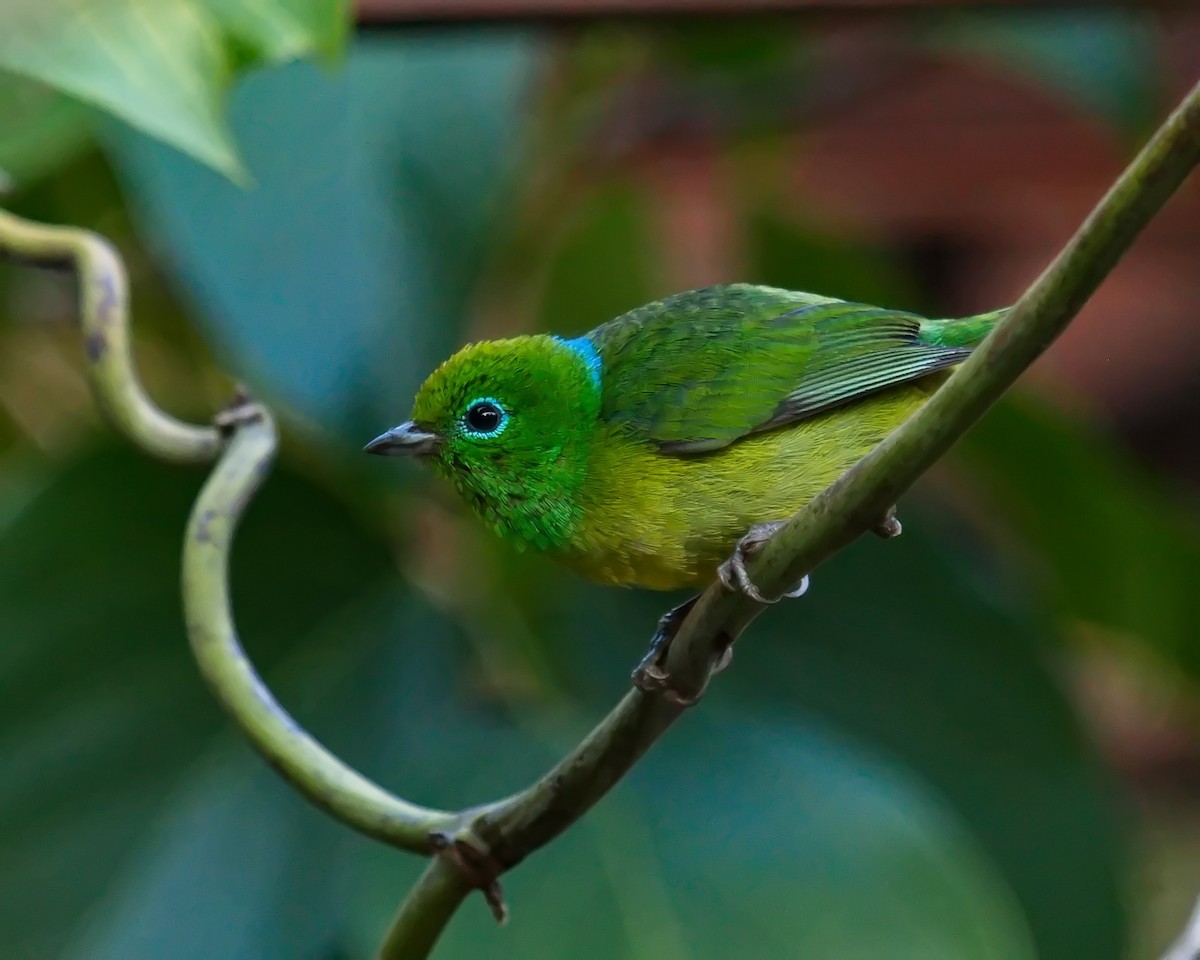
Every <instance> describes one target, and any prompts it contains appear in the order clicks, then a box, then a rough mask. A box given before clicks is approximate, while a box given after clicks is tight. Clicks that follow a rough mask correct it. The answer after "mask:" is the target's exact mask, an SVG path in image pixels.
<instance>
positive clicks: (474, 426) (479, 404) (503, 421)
mask: <svg viewBox="0 0 1200 960" xmlns="http://www.w3.org/2000/svg"><path fill="white" fill-rule="evenodd" d="M507 424H508V414H507V413H505V412H504V408H503V407H502V406H500V404H498V403H497V402H496V401H495V400H490V399H483V400H476V401H475V402H474V403H472V404H471V405H470V406H469V407H468V408H467V412H466V414H465V415H464V416H463V426H464V427H465V428H466V431H467V433H469V434H471V435H472V436H476V437H488V436H495V435H496V434H497V433H499V432H500V431H502V430H503V429H504V428H505V426H507Z"/></svg>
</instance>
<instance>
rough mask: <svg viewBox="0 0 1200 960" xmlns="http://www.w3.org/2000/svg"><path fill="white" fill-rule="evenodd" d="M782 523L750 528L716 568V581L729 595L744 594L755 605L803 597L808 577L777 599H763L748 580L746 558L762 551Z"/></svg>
mask: <svg viewBox="0 0 1200 960" xmlns="http://www.w3.org/2000/svg"><path fill="white" fill-rule="evenodd" d="M780 526H782V523H764V524H760V525H759V526H756V527H752V528H751V529H750V531H749V532H748V533H747V534H746V535H745V536H744V537H742V539H741V540H739V541H738V542H737V546H736V547H734V548H733V555H732V556H730V558H729V559H728V560H726V561H725V562H724V563H723V564H721V565H720V566H719V567H718V568H717V579H718V580H720V581H721V585H722V586H723V587H724V588H725V589H726V590H728V591H729V592H730V593H741V594H745V595H746V596H747V597H749V598H750V599H751V600H754V601H755V602H756V603H763V604H769V603H778V602H779V601H780V600H783V599H784V598H785V597H786V598H788V599H795V598H796V597H802V596H804V594H805V592H806V591H807V590H808V576H807V575H805V576H804V577H802V578H801V580H800V582H799V583H798V584H796V586H795V587H793V588H792V589H791V590H788V591H785V592H784V593H781V594H780V595H779V596H777V597H764V596H763V595H762V592H761V591H760V590H759V589H758V587H757V586H755V584H754V581H753V580H751V579H750V574H749V572H748V571H747V570H746V558H747V557H751V556H753V555H754V554H755V553H757V552H758V551H759V550H761V549H762V545H763V544H764V543H766V542H767V540H768V539H769V538H770V536H771V534H772V533H774V532H775V531H776V530H778V529H779V527H780Z"/></svg>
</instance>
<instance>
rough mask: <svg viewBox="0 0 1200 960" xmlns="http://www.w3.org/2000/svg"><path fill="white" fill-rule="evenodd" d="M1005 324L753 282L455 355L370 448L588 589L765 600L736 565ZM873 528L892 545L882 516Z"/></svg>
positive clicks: (993, 316)
mask: <svg viewBox="0 0 1200 960" xmlns="http://www.w3.org/2000/svg"><path fill="white" fill-rule="evenodd" d="M1004 312H1005V311H1004V310H996V311H992V312H990V313H982V314H977V315H973V316H969V317H963V318H959V319H944V320H937V319H929V318H926V317H923V316H920V315H918V314H915V313H908V312H904V311H900V310H889V309H884V308H881V307H876V306H871V305H868V304H863V303H855V302H851V301H846V300H840V299H837V298H834V297H826V296H820V295H817V294H811V293H803V292H799V291H792V290H785V289H781V288H778V287H771V286H764V285H757V284H748V283H731V284H722V285H717V286H710V287H704V288H701V289H697V290H689V291H686V292H683V293H677V294H674V295H673V296H669V297H666V298H665V299H661V300H656V301H654V302H652V303H647V304H645V305H643V306H640V307H637V308H635V309H632V310H630V311H628V312H626V313H624V314H622V315H621V316H618V317H617V318H615V319H613V320H610V321H608V322H607V323H604V324H602V325H600V326H598V327H596V328H595V329H594V330H592V331H590V332H588V333H585V334H582V335H580V336H576V337H561V336H557V335H552V334H528V335H523V336H516V337H512V338H508V339H501V340H485V341H482V342H477V343H472V344H468V345H467V346H464V347H462V348H461V349H460V350H459V351H458V352H457V353H455V354H454V355H453V356H451V357H450V358H449V359H447V360H446V361H445V362H443V363H442V364H441V365H440V366H439V367H437V368H436V369H435V370H434V371H433V372H432V373H431V374H430V375H429V376H428V378H427V379H426V380H425V382H424V383H423V384H422V385H421V387H420V388H419V390H418V391H417V394H416V398H415V400H414V402H413V408H412V418H411V419H410V420H408V421H406V422H404V423H401V424H399V425H398V426H395V427H392V428H391V429H389V430H387V431H386V432H385V433H383V434H381V435H380V436H378V437H376V438H375V439H373V440H372V441H370V442H369V443H368V444H367V445H366V447H365V448H364V449H365V450H366V451H367V452H369V453H372V454H378V455H382V456H397V455H404V456H410V457H415V458H417V459H419V460H420V461H423V462H424V463H426V464H428V465H429V466H431V467H432V468H433V470H434V472H435V473H437V474H440V475H441V476H442V477H443V478H445V479H446V480H447V481H449V483H450V485H451V486H453V488H454V489H455V490H456V491H457V493H458V494H459V495H460V496H461V498H462V499H463V500H464V501H465V502H466V504H467V505H468V506H469V507H470V508H471V510H472V511H473V512H474V513H475V514H476V515H477V516H478V517H479V518H480V519H481V520H482V521H483V522H484V523H485V524H486V525H487V526H488V527H490V528H491V529H492V530H493V531H494V532H495V533H496V534H498V535H499V536H500V537H502V538H505V539H507V540H510V541H512V542H513V543H514V544H515V545H516V546H517V547H518V548H521V549H524V548H532V549H535V550H539V551H543V552H545V553H547V554H550V555H552V556H553V557H555V558H556V559H558V560H560V561H562V562H563V563H565V564H566V565H568V566H569V567H572V568H574V569H575V570H576V571H578V572H579V573H580V574H582V575H584V576H585V577H588V578H590V579H593V580H596V581H599V582H601V583H605V584H611V585H620V586H634V587H643V588H649V589H658V590H670V589H677V588H681V587H703V586H706V585H707V584H708V583H710V582H711V581H712V580H713V579H714V577H719V578H720V580H721V581H722V582H723V583H724V584H725V585H726V586H727V587H728V588H730V589H736V590H741V591H742V592H744V593H746V594H748V595H749V596H751V597H753V598H754V599H756V600H759V601H761V602H774V600H776V599H780V598H778V597H775V598H767V597H764V596H763V595H762V594H761V593H759V591H758V590H757V588H756V587H755V585H754V584H753V583H752V581H751V580H750V578H749V576H748V574H747V573H746V567H745V559H746V558H747V557H748V556H751V555H752V554H753V552H754V551H755V550H757V549H759V548H761V545H762V544H763V543H764V542H765V541H766V539H768V538H769V536H770V534H771V533H772V532H773V531H774V530H775V529H776V528H777V527H778V526H779V525H780V524H781V523H782V522H784V521H785V520H786V519H787V518H788V517H790V516H791V515H792V514H794V513H795V512H796V511H797V510H799V509H800V508H801V507H803V506H804V505H805V504H806V503H808V501H809V500H811V499H812V498H813V497H814V496H816V495H817V494H818V493H820V492H821V491H822V490H824V489H825V488H826V487H827V486H829V484H830V483H832V482H833V481H834V480H836V479H837V478H838V477H839V476H841V475H842V474H843V473H844V472H845V471H846V470H847V469H849V468H850V467H851V466H853V464H854V463H856V462H857V461H858V460H860V459H861V458H862V457H864V456H865V455H866V454H867V453H869V452H870V451H871V450H872V449H873V448H874V447H875V446H877V445H878V444H879V442H880V441H881V440H883V438H884V437H886V436H887V435H888V434H889V433H890V432H891V431H892V430H894V429H895V428H896V427H897V426H899V425H900V424H901V423H902V422H903V421H904V420H905V419H907V418H908V417H909V416H910V415H911V414H912V413H913V412H914V411H915V410H917V409H918V408H919V407H920V406H921V405H922V404H923V403H924V402H925V401H926V400H927V399H928V398H929V397H930V396H931V395H932V393H933V391H934V390H936V389H937V387H938V386H939V385H940V383H941V382H942V381H943V380H944V379H945V377H946V376H947V375H948V373H949V371H950V370H951V369H952V368H953V367H954V366H955V365H957V364H959V363H961V362H962V361H963V360H964V359H966V357H967V356H969V355H970V353H971V351H972V349H973V348H974V347H975V346H977V345H978V344H979V343H980V342H981V341H982V340H983V338H984V337H985V336H986V335H987V334H988V332H989V331H990V330H991V329H992V328H993V327H994V326H995V324H996V323H997V322H998V320H999V319H1000V318H1001V317H1002V316H1003V315H1004ZM877 532H880V533H882V534H883V535H885V536H887V535H895V534H898V533H899V532H900V525H899V522H898V521H897V520H896V519H895V515H894V511H892V512H889V514H888V516H886V517H883V518H881V519H880V524H879V527H878V531H877ZM806 587H807V578H805V579H804V580H802V581H801V582H800V583H799V584H798V585H797V586H796V587H795V588H794V589H792V590H790V591H787V592H786V593H785V594H784V596H798V595H799V594H801V593H803V591H804V589H805V588H806ZM696 599H697V598H695V597H693V598H692V599H691V600H689V601H687V602H686V603H683V604H680V605H679V606H678V607H676V608H674V609H673V610H671V611H669V612H668V613H667V614H666V615H665V616H664V617H663V618H662V619H661V620H660V621H659V626H658V630H657V631H656V633H655V635H654V639H653V640H652V642H651V646H650V650H649V651H648V652H647V654H646V657H645V658H643V660H642V662H641V663H640V664H639V666H638V669H637V670H635V671H634V679H635V682H637V683H638V685H639V686H641V687H643V689H648V688H650V687H651V686H661V685H662V683H663V681H664V678H665V673H664V672H663V671H662V670H661V667H660V665H661V662H662V659H663V655H664V652H665V648H666V646H667V645H668V644H669V642H670V639H671V638H672V636H673V635H674V633H675V632H677V630H678V626H679V624H680V623H681V622H682V620H683V618H684V617H685V616H686V614H687V612H688V610H689V609H690V608H691V606H692V604H694V602H695V600H696Z"/></svg>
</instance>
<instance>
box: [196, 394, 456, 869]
mask: <svg viewBox="0 0 1200 960" xmlns="http://www.w3.org/2000/svg"><path fill="white" fill-rule="evenodd" d="M223 419H224V420H225V421H226V422H227V423H228V424H229V426H230V427H231V429H232V438H231V439H230V441H229V444H228V446H227V447H226V448H225V451H224V452H223V453H222V455H221V458H220V460H219V461H218V462H217V465H216V467H215V468H214V470H213V472H212V474H211V475H210V476H209V478H208V481H207V483H205V485H204V489H203V490H201V492H200V496H199V497H197V499H196V505H195V507H193V509H192V516H191V519H190V520H189V521H188V526H187V533H186V537H185V540H184V545H183V607H184V616H185V618H186V620H187V631H188V636H189V638H190V640H191V644H192V653H193V654H194V656H195V658H196V662H197V664H198V665H199V667H200V672H201V673H202V674H203V675H204V679H205V680H206V681H207V682H208V685H209V687H210V688H211V690H212V692H213V694H214V695H215V696H216V697H217V699H218V700H219V701H220V702H221V705H222V706H223V707H224V708H225V711H226V712H227V713H228V714H229V715H230V716H231V717H232V718H233V720H234V721H235V722H236V723H237V725H238V726H239V727H240V728H241V730H242V732H243V733H244V734H245V736H246V738H247V739H248V740H249V741H250V743H251V744H252V745H253V746H254V748H255V749H256V750H258V752H259V753H261V754H262V755H263V757H265V758H266V760H267V762H268V763H270V764H271V765H272V766H273V767H275V769H276V770H278V771H279V772H280V773H281V774H282V775H283V776H284V778H285V779H287V781H288V782H289V783H291V784H292V785H293V786H294V787H295V788H296V789H297V790H298V791H300V793H302V794H303V795H304V796H305V797H307V798H308V799H309V800H311V801H312V802H313V803H314V804H316V805H317V806H318V807H320V808H321V809H322V810H325V811H327V812H328V813H330V814H332V815H333V816H335V817H337V818H338V819H339V820H341V821H342V822H343V823H346V824H348V825H350V826H352V827H354V828H355V829H356V830H359V831H361V832H362V833H365V834H367V835H368V836H370V837H374V838H376V839H377V840H382V841H384V842H385V843H389V844H392V845H393V846H397V847H403V848H404V849H406V850H411V851H413V852H415V853H428V852H429V849H430V848H429V834H430V832H431V831H433V830H443V829H446V828H447V827H449V826H450V825H452V824H453V823H455V822H457V821H456V820H455V818H454V816H453V815H451V814H449V813H444V812H443V811H440V810H430V809H427V808H425V807H420V806H417V805H416V804H413V803H409V802H408V801H406V800H402V799H400V798H399V797H396V796H393V795H392V794H390V793H388V792H387V791H386V790H383V789H382V788H381V787H379V786H377V785H376V784H374V783H372V782H371V781H370V780H368V779H366V778H365V777H363V776H362V775H361V774H359V773H357V772H356V771H354V770H352V769H351V768H350V767H348V766H346V764H344V763H342V761H341V760H339V759H338V758H337V757H335V756H334V755H333V754H331V753H330V752H329V751H328V750H326V749H325V748H324V747H323V746H321V744H319V743H318V742H317V741H316V740H315V739H313V737H312V736H311V735H310V734H308V733H307V732H306V731H305V730H303V729H302V728H301V727H300V726H299V725H298V724H297V723H296V722H295V721H294V720H293V719H292V718H291V716H290V715H289V714H288V712H287V711H286V710H285V709H284V708H283V707H282V706H280V704H279V703H278V702H277V701H276V700H275V698H274V697H273V696H272V695H271V692H270V691H269V690H268V689H267V687H266V685H265V684H264V683H263V682H262V680H261V679H260V678H259V676H258V674H257V673H256V672H255V670H254V667H253V666H252V665H251V664H250V661H249V660H248V659H247V657H246V654H245V652H244V651H243V650H242V646H241V643H240V642H239V640H238V636H237V630H236V628H235V627H234V623H233V616H232V613H231V608H230V600H229V554H230V548H231V546H232V544H233V534H234V530H235V528H236V526H237V523H238V520H239V519H240V517H241V515H242V511H243V510H244V509H245V508H246V505H247V504H248V503H249V502H250V499H251V497H253V496H254V493H255V491H256V490H257V489H258V487H259V485H260V484H261V483H262V480H263V478H264V477H265V476H266V474H267V472H268V470H269V469H270V466H271V461H272V459H273V458H274V455H275V446H276V437H275V426H274V424H273V423H272V421H271V418H270V415H269V414H268V413H267V412H266V411H265V410H264V409H263V408H261V407H258V406H256V405H253V404H244V405H243V406H241V407H237V408H234V409H233V410H231V411H229V412H228V413H226V414H224V415H223Z"/></svg>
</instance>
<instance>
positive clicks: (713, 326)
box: [588, 284, 970, 453]
mask: <svg viewBox="0 0 1200 960" xmlns="http://www.w3.org/2000/svg"><path fill="white" fill-rule="evenodd" d="M955 323H961V321H940V322H939V321H930V320H926V319H924V318H922V317H919V316H916V315H915V314H911V313H902V312H899V311H894V310H881V309H879V308H878V307H871V306H865V305H863V304H857V303H847V302H844V301H840V300H833V299H831V298H828V297H819V296H815V295H813V294H807V293H794V292H792V291H788V290H780V289H777V288H774V287H761V286H752V285H750V284H733V285H729V286H721V287H707V288H704V289H701V290H693V291H689V292H687V293H681V294H677V295H675V296H673V297H669V298H667V299H665V300H660V301H656V302H654V303H650V304H647V305H646V306H643V307H639V308H637V309H636V310H632V311H630V312H629V313H626V314H624V315H623V316H621V317H618V318H617V319H616V320H613V321H611V322H609V323H606V324H604V325H603V326H601V327H598V328H597V329H596V330H594V331H593V332H592V333H591V334H589V335H588V339H590V340H591V341H592V342H593V343H594V344H595V346H596V348H597V349H598V351H599V353H600V356H601V357H602V359H603V361H604V394H603V407H602V408H601V415H602V417H603V418H605V419H607V420H608V421H609V422H612V423H625V424H628V425H629V426H630V427H631V428H632V429H634V430H635V431H636V432H638V433H642V434H644V435H645V436H646V437H647V438H648V439H650V440H652V441H654V442H655V443H656V444H658V446H659V447H660V449H662V450H663V451H664V452H671V453H697V452H702V451H707V450H716V449H719V448H721V447H724V446H727V445H728V444H730V443H732V442H733V441H734V440H736V439H738V438H739V437H744V436H746V435H747V434H750V433H755V432H758V431H761V430H768V429H771V428H773V427H778V426H783V425H784V424H787V423H791V422H794V421H797V420H801V419H804V418H806V417H810V416H813V415H814V414H817V413H820V412H821V411H823V410H828V409H830V408H831V407H835V406H838V405H839V404H843V403H846V402H847V401H849V400H852V399H854V398H855V397H859V396H862V395H864V394H867V393H871V392H873V391H877V390H881V389H884V388H886V387H890V386H895V385H897V384H900V383H904V382H906V381H909V380H914V379H916V378H918V377H922V376H925V375H927V374H929V373H932V372H934V371H936V370H941V369H943V368H945V367H948V366H952V365H953V364H955V363H958V362H959V361H961V360H963V359H964V358H965V357H966V356H967V354H968V353H970V348H969V347H968V346H965V345H964V341H965V338H962V337H958V338H955V337H954V336H953V333H951V332H950V330H949V329H948V328H952V327H953V325H954V324H955ZM948 333H950V338H949V339H947V334H948ZM956 339H957V342H956Z"/></svg>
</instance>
